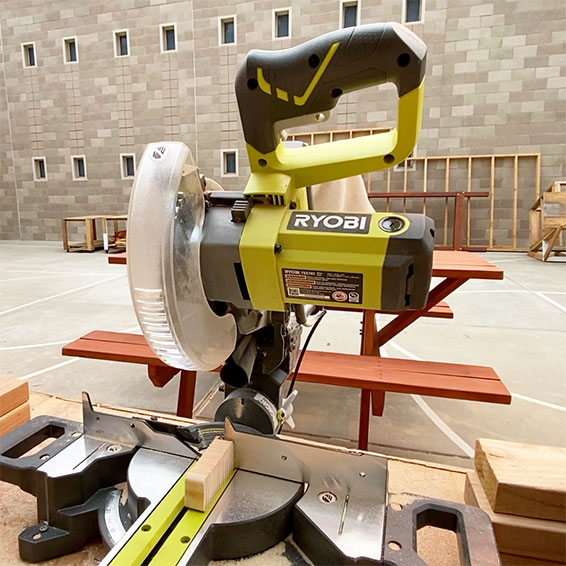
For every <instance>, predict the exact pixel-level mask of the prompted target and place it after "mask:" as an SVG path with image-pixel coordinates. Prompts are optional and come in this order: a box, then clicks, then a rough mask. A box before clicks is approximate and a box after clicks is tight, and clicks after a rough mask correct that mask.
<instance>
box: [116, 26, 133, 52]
mask: <svg viewBox="0 0 566 566" xmlns="http://www.w3.org/2000/svg"><path fill="white" fill-rule="evenodd" d="M129 54H130V41H129V39H128V32H127V30H120V31H115V32H114V56H115V57H126V56H127V55H129Z"/></svg>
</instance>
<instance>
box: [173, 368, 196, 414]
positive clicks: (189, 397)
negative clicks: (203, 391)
mask: <svg viewBox="0 0 566 566" xmlns="http://www.w3.org/2000/svg"><path fill="white" fill-rule="evenodd" d="M196 381H197V372H196V371H187V370H183V371H182V372H181V381H180V382H179V399H178V401H177V416H178V417H187V418H189V419H190V418H192V416H193V405H194V403H195V385H196Z"/></svg>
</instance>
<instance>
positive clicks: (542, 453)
mask: <svg viewBox="0 0 566 566" xmlns="http://www.w3.org/2000/svg"><path fill="white" fill-rule="evenodd" d="M475 467H476V471H477V473H478V475H479V477H480V479H481V482H482V485H483V488H484V490H485V493H486V495H487V498H488V500H489V502H490V504H491V507H492V509H493V510H494V511H496V512H497V513H507V514H510V515H520V516H522V517H532V518H538V519H550V520H554V521H566V474H565V473H564V470H565V469H566V448H558V447H554V446H537V445H534V444H522V443H516V442H505V441H503V440H491V439H484V438H481V439H478V440H477V441H476V453H475Z"/></svg>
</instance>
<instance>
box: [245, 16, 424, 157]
mask: <svg viewBox="0 0 566 566" xmlns="http://www.w3.org/2000/svg"><path fill="white" fill-rule="evenodd" d="M336 44H337V45H336ZM425 60H426V46H425V44H424V43H423V42H422V40H421V39H419V38H418V37H417V36H416V35H415V34H414V33H413V32H411V31H410V30H409V29H408V28H406V27H405V26H402V25H401V24H397V23H380V24H369V25H364V26H357V27H351V28H345V29H341V30H338V31H335V32H331V33H327V34H325V35H321V36H320V37H317V38H315V39H312V40H310V41H307V42H305V43H302V44H301V45H297V46H296V47H293V48H291V49H285V50H281V51H260V50H253V51H250V52H249V53H248V55H247V57H246V60H245V62H244V64H243V65H242V67H241V68H240V70H239V71H238V74H237V76H236V96H237V99H238V106H239V109H240V117H241V120H242V126H243V130H244V137H245V139H246V142H247V143H248V144H250V145H251V146H252V147H254V148H255V149H256V150H257V151H259V152H260V153H263V154H265V153H269V152H271V151H273V150H274V149H275V148H276V147H277V144H278V143H279V131H278V130H276V127H275V124H276V123H277V122H280V121H283V120H291V119H293V118H298V117H300V116H307V115H312V114H316V113H320V112H325V111H328V110H331V109H332V108H334V107H335V106H336V103H337V101H338V99H339V98H340V96H341V95H342V94H343V93H346V92H352V91H355V90H359V89H362V88H365V87H368V86H373V85H378V84H382V83H386V82H392V83H394V84H395V85H396V86H397V91H398V94H399V96H403V95H404V94H406V93H408V92H410V91H411V90H413V89H415V88H417V87H418V86H419V85H420V84H421V82H422V79H423V77H424V72H425ZM323 69H324V70H323ZM317 73H318V77H317ZM309 91H310V93H309ZM283 127H285V124H283Z"/></svg>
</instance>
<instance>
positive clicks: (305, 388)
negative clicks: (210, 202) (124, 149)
mask: <svg viewBox="0 0 566 566" xmlns="http://www.w3.org/2000/svg"><path fill="white" fill-rule="evenodd" d="M486 257H487V259H489V260H490V261H492V262H493V263H496V264H497V265H500V266H501V267H503V268H504V269H505V273H506V276H505V280H504V281H471V282H469V283H467V284H466V285H465V286H463V287H462V288H461V289H460V290H459V291H458V292H456V293H454V294H453V295H451V296H450V297H449V299H448V302H449V304H450V306H451V307H452V309H453V310H454V312H455V318H454V320H438V319H436V320H435V319H421V321H419V322H417V323H415V324H413V325H412V326H411V327H410V328H409V329H407V330H406V331H405V332H403V333H402V334H401V335H399V336H398V337H397V338H396V339H395V340H394V341H392V342H389V344H388V345H387V346H386V347H385V349H384V355H388V356H392V357H402V358H413V359H420V358H422V359H426V360H433V361H446V362H456V363H470V364H479V365H489V366H492V367H494V368H495V370H496V371H497V372H498V373H499V375H500V376H501V377H502V379H503V381H504V382H505V384H506V385H507V386H508V388H509V389H510V390H511V391H512V392H513V393H514V394H515V397H514V400H513V403H512V405H511V406H501V405H490V404H485V403H473V402H468V401H458V400H450V399H436V398H430V397H426V398H425V397H414V396H409V395H400V394H388V395H387V400H386V407H385V414H384V416H383V417H381V418H379V417H373V418H372V423H371V436H370V449H371V450H374V451H378V452H382V453H386V454H391V455H400V456H406V457H411V458H421V459H429V460H432V461H439V462H445V463H453V464H458V465H464V466H468V465H471V461H470V459H469V457H470V455H471V454H472V449H473V446H474V442H475V439H476V438H478V437H492V438H501V439H507V440H515V441H524V442H534V443H541V444H551V445H558V446H566V261H565V260H564V259H562V260H560V259H555V260H553V261H552V262H551V263H541V262H538V261H536V260H534V259H531V258H528V257H527V256H526V255H524V254H505V253H489V254H486ZM387 320H388V317H387V316H381V317H380V324H384V323H385V322H386V321H387ZM96 329H99V330H113V331H128V332H135V331H138V325H137V322H136V319H135V315H134V312H133V309H132V306H131V304H130V297H129V291H128V284H127V278H126V267H125V266H121V265H109V264H108V262H107V255H106V254H104V253H103V252H101V251H99V252H96V253H93V254H88V253H69V254H68V253H65V252H63V251H62V249H61V245H60V244H54V243H52V242H45V243H43V242H40V243H31V242H0V374H2V375H6V376H11V377H15V378H19V379H27V380H28V381H29V384H30V387H31V388H32V389H33V390H35V391H41V392H45V393H50V394H54V395H59V396H63V397H69V398H78V397H79V396H80V393H81V391H83V390H86V391H88V392H89V393H90V394H91V396H92V398H93V400H94V401H96V402H102V403H112V404H117V405H122V406H130V407H137V408H152V409H155V410H159V411H170V412H174V411H175V407H176V397H177V387H178V384H177V381H176V380H174V381H173V382H171V383H169V384H168V385H167V386H166V387H164V388H163V389H156V388H154V387H153V386H152V385H151V383H150V381H149V380H148V378H147V377H146V372H145V368H144V367H142V366H137V365H132V364H120V363H115V362H103V361H97V360H85V359H80V358H66V357H63V356H61V347H62V346H63V344H66V343H67V342H70V341H72V340H74V339H76V338H77V337H79V336H81V335H82V334H85V333H87V332H89V331H90V330H96ZM359 329H360V315H357V314H354V313H336V312H332V313H329V314H328V315H327V316H326V318H325V320H324V321H323V323H322V324H321V326H320V328H319V330H318V332H317V334H316V335H315V336H314V338H313V340H312V346H311V347H312V348H313V349H318V350H329V351H336V352H345V353H357V352H358V351H359ZM217 388H218V379H217V376H216V375H214V374H201V375H200V376H199V379H198V386H197V400H196V405H197V415H198V416H199V417H201V418H205V419H207V418H212V416H213V415H214V411H215V408H216V406H217V404H218V403H219V402H220V400H221V399H222V394H221V393H219V392H218V391H217ZM298 389H299V391H300V394H299V396H298V398H297V400H296V402H295V421H296V423H297V428H296V429H295V431H294V433H296V434H299V435H301V436H305V437H309V438H313V439H316V440H321V441H325V442H331V443H335V444H342V445H345V446H354V445H355V443H356V439H357V426H358V411H359V392H358V391H355V390H349V389H342V388H333V387H329V386H321V385H316V384H299V386H298Z"/></svg>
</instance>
